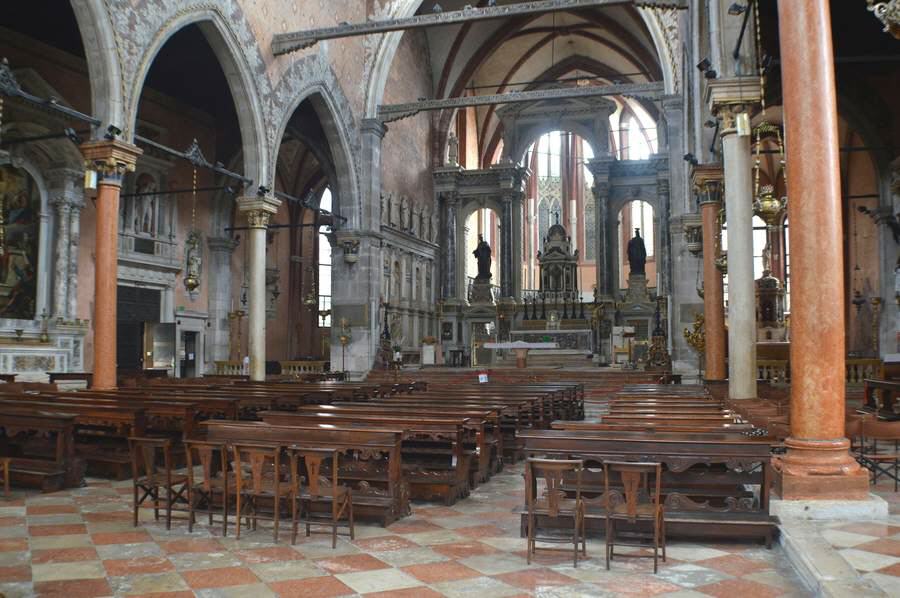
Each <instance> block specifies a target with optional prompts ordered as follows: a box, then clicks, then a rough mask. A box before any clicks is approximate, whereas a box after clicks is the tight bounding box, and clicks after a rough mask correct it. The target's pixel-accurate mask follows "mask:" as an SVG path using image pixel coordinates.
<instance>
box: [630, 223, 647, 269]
mask: <svg viewBox="0 0 900 598" xmlns="http://www.w3.org/2000/svg"><path fill="white" fill-rule="evenodd" d="M646 264H647V249H646V247H644V239H643V238H641V229H639V228H636V229H634V237H633V238H632V239H631V240H630V241H628V266H629V268H630V269H631V274H641V275H643V274H645V271H644V267H645V266H646Z"/></svg>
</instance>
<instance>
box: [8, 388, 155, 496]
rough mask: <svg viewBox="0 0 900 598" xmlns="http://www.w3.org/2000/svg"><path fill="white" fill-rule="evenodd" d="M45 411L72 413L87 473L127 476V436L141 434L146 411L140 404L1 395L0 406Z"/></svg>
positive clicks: (80, 455) (144, 425)
mask: <svg viewBox="0 0 900 598" xmlns="http://www.w3.org/2000/svg"><path fill="white" fill-rule="evenodd" d="M26 405H27V407H28V408H33V409H41V410H46V411H51V412H52V411H61V412H64V413H70V414H72V415H74V416H75V442H76V450H77V454H78V456H79V457H82V458H84V460H85V461H86V462H87V465H88V473H91V474H93V475H111V476H114V477H115V478H116V479H120V480H122V479H126V478H128V476H129V475H130V472H131V459H130V457H129V455H128V447H127V439H128V437H129V436H144V435H145V434H146V430H147V418H146V412H145V410H144V409H143V408H139V407H124V406H120V405H102V404H97V403H92V402H91V401H90V400H85V401H82V402H75V401H72V402H68V401H67V402H65V403H60V402H58V401H54V400H53V399H52V398H51V397H42V396H39V395H29V394H24V395H0V410H2V409H5V408H8V407H22V406H26Z"/></svg>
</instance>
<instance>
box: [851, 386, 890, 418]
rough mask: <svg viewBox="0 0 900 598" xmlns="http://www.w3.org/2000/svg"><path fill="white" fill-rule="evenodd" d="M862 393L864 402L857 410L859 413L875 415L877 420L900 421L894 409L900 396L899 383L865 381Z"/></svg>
mask: <svg viewBox="0 0 900 598" xmlns="http://www.w3.org/2000/svg"><path fill="white" fill-rule="evenodd" d="M864 392H865V402H864V403H863V406H862V407H861V408H860V409H859V411H860V412H861V413H875V414H877V415H878V418H879V419H884V420H888V421H896V420H898V419H900V414H898V413H897V412H896V411H895V409H894V406H895V405H896V403H897V395H898V394H900V382H888V381H887V380H872V379H866V380H865V381H864Z"/></svg>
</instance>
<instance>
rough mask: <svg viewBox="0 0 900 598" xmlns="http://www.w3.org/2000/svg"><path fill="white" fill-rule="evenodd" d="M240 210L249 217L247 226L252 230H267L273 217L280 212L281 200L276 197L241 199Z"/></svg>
mask: <svg viewBox="0 0 900 598" xmlns="http://www.w3.org/2000/svg"><path fill="white" fill-rule="evenodd" d="M237 203H238V210H239V211H240V212H242V213H244V214H246V215H247V226H249V227H250V228H266V227H267V226H269V221H270V220H271V218H272V215H273V214H275V213H276V212H277V211H278V206H280V205H281V200H279V199H275V198H274V197H260V196H252V197H241V198H240V199H238V202H237Z"/></svg>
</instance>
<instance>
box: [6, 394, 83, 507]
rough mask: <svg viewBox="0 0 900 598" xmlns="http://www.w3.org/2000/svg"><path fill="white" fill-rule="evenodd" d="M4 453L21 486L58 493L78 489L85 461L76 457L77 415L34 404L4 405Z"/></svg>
mask: <svg viewBox="0 0 900 598" xmlns="http://www.w3.org/2000/svg"><path fill="white" fill-rule="evenodd" d="M0 428H2V429H3V433H4V435H3V438H2V440H0V445H2V455H3V456H5V457H11V458H12V460H11V462H10V478H11V480H12V482H13V483H14V484H15V485H17V486H25V487H32V488H40V490H41V492H55V491H57V490H62V489H63V488H67V487H68V488H77V487H79V486H80V485H81V482H82V480H83V478H84V461H82V460H80V459H77V458H76V456H75V440H74V433H75V432H74V430H75V416H74V415H72V414H69V413H61V412H58V411H51V410H45V409H37V408H34V407H33V406H30V405H23V406H16V405H10V404H3V405H0Z"/></svg>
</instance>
